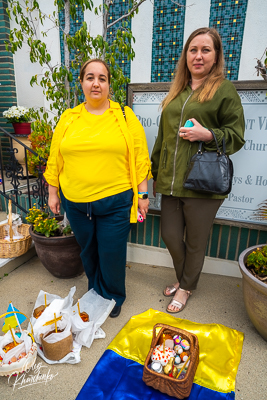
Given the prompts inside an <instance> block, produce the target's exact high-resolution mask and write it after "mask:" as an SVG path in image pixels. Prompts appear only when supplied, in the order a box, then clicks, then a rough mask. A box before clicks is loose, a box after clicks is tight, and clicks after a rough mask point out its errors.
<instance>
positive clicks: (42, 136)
mask: <svg viewBox="0 0 267 400" xmlns="http://www.w3.org/2000/svg"><path fill="white" fill-rule="evenodd" d="M52 136H53V129H52V126H51V125H50V123H49V122H47V121H45V120H37V121H35V122H33V123H32V131H31V134H30V135H29V136H28V139H29V141H30V142H31V146H30V147H31V149H32V150H34V151H35V152H36V153H37V154H38V156H36V155H34V154H33V153H30V152H28V157H27V161H28V170H29V173H30V174H31V175H34V176H38V171H37V169H36V168H37V166H39V165H40V163H41V165H43V166H45V165H46V163H45V162H44V161H40V159H39V156H40V157H42V158H44V159H45V160H47V159H48V156H49V152H50V146H51V140H52Z"/></svg>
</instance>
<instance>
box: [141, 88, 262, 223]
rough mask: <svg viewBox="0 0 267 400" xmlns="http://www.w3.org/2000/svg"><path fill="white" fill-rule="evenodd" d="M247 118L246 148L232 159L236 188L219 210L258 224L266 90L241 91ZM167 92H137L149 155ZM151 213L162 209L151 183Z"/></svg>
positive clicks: (220, 214)
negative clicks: (257, 211)
mask: <svg viewBox="0 0 267 400" xmlns="http://www.w3.org/2000/svg"><path fill="white" fill-rule="evenodd" d="M238 93H239V95H240V98H241V101H242V105H243V107H244V114H245V123H246V131H245V140H246V143H245V145H244V147H243V148H242V149H241V150H240V151H239V152H238V153H236V154H234V155H232V156H231V159H232V161H233V163H234V178H233V187H232V191H231V193H230V194H229V195H228V198H227V199H225V201H224V203H223V204H222V206H221V207H220V209H219V210H218V213H217V216H216V217H217V218H222V219H230V220H235V221H247V222H257V223H259V222H260V221H258V220H256V219H255V218H253V211H254V210H255V209H256V208H257V207H258V205H259V204H260V203H261V202H262V201H264V200H265V199H267V94H266V90H247V91H241V90H238ZM166 94H167V92H163V91H162V92H134V93H133V111H134V112H135V114H136V115H137V117H138V119H139V120H140V122H141V123H142V125H143V127H144V129H145V132H146V136H147V143H148V149H149V153H150V155H151V151H152V149H153V146H154V143H155V140H156V137H157V132H158V125H159V120H160V108H159V106H160V103H161V101H162V100H163V98H164V97H165V96H166ZM149 199H150V208H151V209H160V196H157V198H156V199H155V198H154V196H153V194H152V180H150V181H149Z"/></svg>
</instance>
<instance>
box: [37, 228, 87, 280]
mask: <svg viewBox="0 0 267 400" xmlns="http://www.w3.org/2000/svg"><path fill="white" fill-rule="evenodd" d="M30 235H31V237H32V240H33V241H34V244H35V249H36V253H37V255H38V257H39V259H40V261H41V263H42V264H43V266H44V267H45V268H46V269H47V270H48V271H49V272H50V273H51V274H52V275H54V276H56V277H57V278H65V279H66V278H74V277H76V276H79V275H81V274H82V273H83V272H84V269H83V265H82V260H81V257H80V252H81V248H80V246H79V245H78V243H77V240H76V238H75V236H74V235H68V236H56V237H49V238H47V237H45V236H41V235H37V234H36V233H34V232H33V229H32V226H31V227H30Z"/></svg>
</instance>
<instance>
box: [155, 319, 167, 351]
mask: <svg viewBox="0 0 267 400" xmlns="http://www.w3.org/2000/svg"><path fill="white" fill-rule="evenodd" d="M156 328H166V329H169V325H165V324H160V323H158V324H156V325H154V326H153V339H152V342H151V347H153V348H154V347H155V345H156V341H157V333H156Z"/></svg>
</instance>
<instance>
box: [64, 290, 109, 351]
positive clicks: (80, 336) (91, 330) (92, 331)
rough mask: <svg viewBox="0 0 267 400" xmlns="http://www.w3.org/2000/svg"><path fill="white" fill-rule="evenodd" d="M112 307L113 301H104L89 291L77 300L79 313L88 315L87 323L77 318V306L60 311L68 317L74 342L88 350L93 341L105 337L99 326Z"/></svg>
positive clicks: (92, 291) (93, 291)
mask: <svg viewBox="0 0 267 400" xmlns="http://www.w3.org/2000/svg"><path fill="white" fill-rule="evenodd" d="M114 305H115V300H113V299H112V300H107V299H104V298H103V297H102V296H100V295H99V294H97V293H96V291H95V290H94V289H91V290H89V292H86V293H85V294H84V295H83V297H82V298H81V299H80V300H79V306H80V312H83V311H85V312H86V313H87V314H88V315H89V322H83V320H82V319H81V317H80V316H79V313H78V307H77V304H75V306H73V307H71V308H70V309H68V310H64V311H62V312H66V313H69V315H70V319H71V329H72V332H73V334H74V338H75V341H76V342H77V343H79V344H81V345H83V346H86V347H88V348H89V347H90V346H91V344H92V342H93V340H94V339H98V338H104V337H105V336H106V335H105V332H104V331H103V330H102V329H101V328H100V326H101V325H102V324H103V323H104V322H105V320H106V319H107V317H108V316H109V314H110V312H111V310H112V309H113V307H114Z"/></svg>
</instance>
